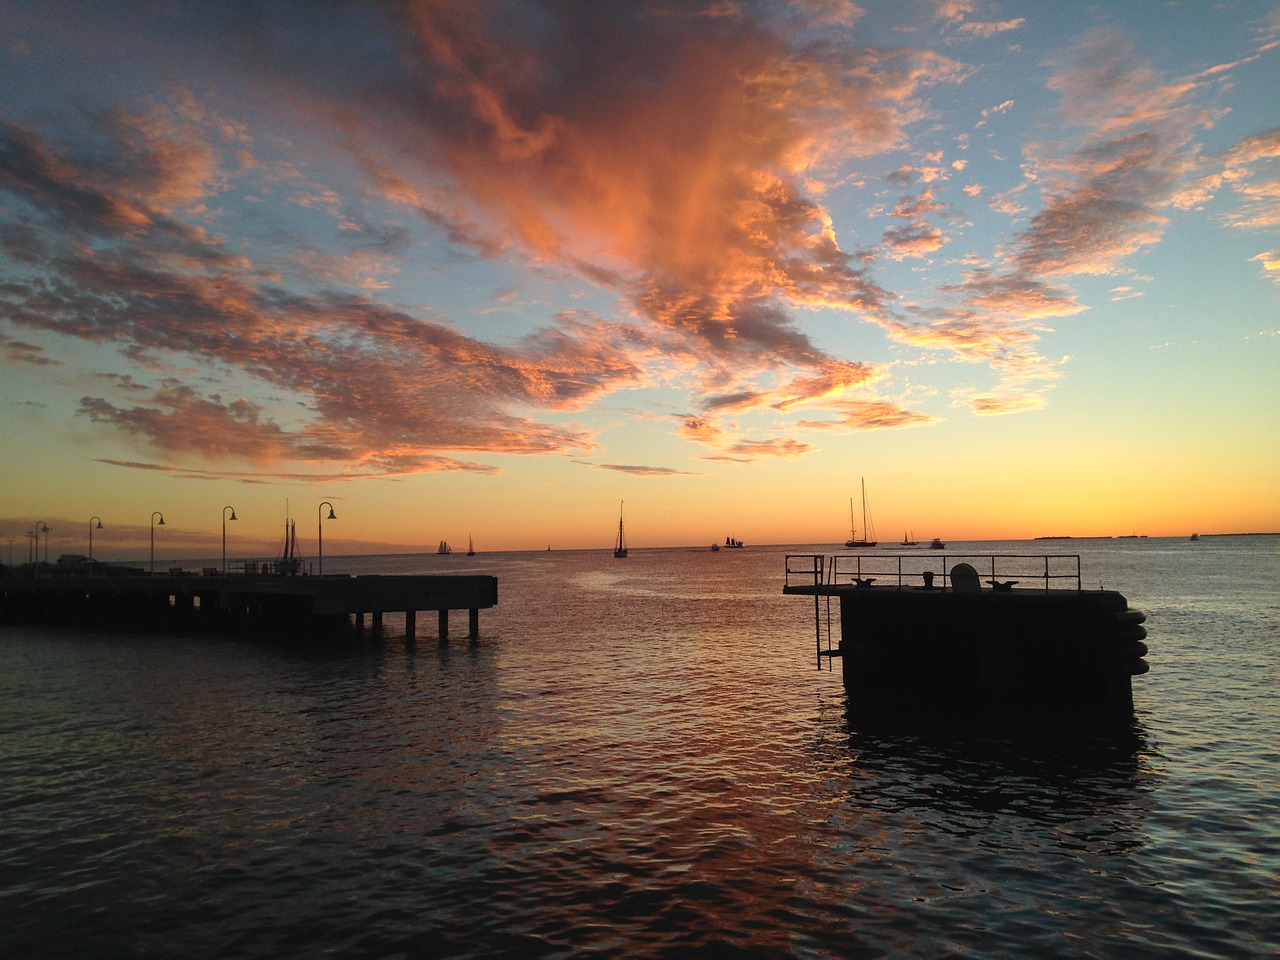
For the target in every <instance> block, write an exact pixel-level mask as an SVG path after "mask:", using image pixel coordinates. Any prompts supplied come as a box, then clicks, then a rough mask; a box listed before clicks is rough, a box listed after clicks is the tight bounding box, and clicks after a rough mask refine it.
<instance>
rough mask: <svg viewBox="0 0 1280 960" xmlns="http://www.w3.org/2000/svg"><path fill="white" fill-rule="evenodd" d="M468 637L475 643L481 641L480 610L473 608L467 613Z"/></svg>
mask: <svg viewBox="0 0 1280 960" xmlns="http://www.w3.org/2000/svg"><path fill="white" fill-rule="evenodd" d="M467 636H468V637H469V638H470V639H471V642H472V643H475V642H476V641H477V640H479V639H480V608H479V607H472V608H471V609H470V610H468V611H467Z"/></svg>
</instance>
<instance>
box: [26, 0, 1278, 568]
mask: <svg viewBox="0 0 1280 960" xmlns="http://www.w3.org/2000/svg"><path fill="white" fill-rule="evenodd" d="M1278 90H1280V5H1278V4H1277V3H1274V2H1256V0H1247V2H1223V3H1215V2H1211V0H1203V2H1201V0H1184V2H1154V0H1152V2H1135V3H1075V2H1063V3H1055V4H1050V3H1003V2H988V0H900V2H896V0H895V2H889V0H885V2H864V3H858V4H855V3H851V2H842V0H809V2H790V3H769V2H746V0H705V2H695V0H650V2H621V0H619V2H610V0H599V2H590V0H582V2H576V3H575V2H571V0H545V2H531V0H530V2H504V0H439V2H437V0H423V2H418V3H410V2H404V3H395V2H390V0H387V2H378V3H373V2H369V3H326V4H316V3H311V2H296V3H290V2H259V3H236V2H223V3H195V2H188V3H183V2H154V3H147V2H111V3H105V2H104V3H98V4H92V3H60V2H50V0H38V2H23V0H8V2H6V3H5V6H4V12H3V14H0V347H2V348H3V349H2V353H3V358H4V359H3V362H4V377H3V386H2V388H0V399H2V401H3V410H4V421H3V425H4V430H3V439H2V440H0V454H2V456H0V464H2V466H0V471H2V473H0V477H2V481H0V482H2V484H3V486H2V490H3V497H2V502H0V532H2V533H3V535H4V537H5V540H6V545H7V549H8V551H9V552H7V553H6V554H5V555H4V557H3V559H4V560H5V561H6V562H7V561H8V559H9V554H10V553H12V554H13V555H14V556H15V559H18V560H20V561H21V560H25V559H26V556H27V550H28V537H27V532H28V531H30V530H31V529H32V528H33V527H34V525H35V524H36V523H37V522H39V521H44V522H45V523H47V525H48V526H49V528H50V531H51V532H50V535H49V541H48V544H49V546H48V549H49V553H50V556H51V557H56V556H57V555H58V554H61V553H83V552H86V550H87V538H88V527H89V522H90V518H91V517H94V516H97V517H100V518H101V519H102V522H103V529H102V530H100V531H98V530H95V534H94V549H95V556H98V557H99V558H106V559H113V558H129V557H134V558H136V557H140V556H145V554H146V551H147V547H148V537H149V534H150V529H149V527H150V520H151V516H152V513H153V511H159V512H161V513H162V514H163V515H164V517H165V520H166V524H165V527H164V529H163V532H162V533H160V534H158V535H157V556H159V555H161V553H163V555H164V556H196V557H198V556H216V555H217V554H218V552H219V550H220V538H221V529H222V526H221V524H222V516H223V508H224V506H233V507H234V508H235V510H236V512H237V515H238V518H239V519H238V521H237V522H236V523H234V524H231V525H230V527H229V528H228V539H229V545H228V551H229V553H230V554H231V555H233V556H246V555H262V554H269V553H270V552H271V551H273V550H274V549H275V543H276V541H277V539H278V536H279V533H280V529H281V526H282V524H283V521H284V518H285V516H286V509H287V510H288V512H289V513H290V514H292V515H293V516H294V517H296V518H297V519H298V527H299V535H300V536H301V537H302V538H303V548H304V551H307V552H311V551H313V549H314V539H315V528H316V524H317V511H318V509H319V504H320V503H321V501H329V502H331V503H332V504H333V505H334V508H335V510H336V513H337V517H338V519H336V520H332V521H327V522H326V526H325V531H324V539H325V553H326V555H327V554H329V553H330V552H333V553H342V552H349V553H363V552H374V551H380V550H384V549H401V548H403V549H417V548H419V547H423V546H425V547H427V548H428V549H433V548H434V546H435V544H436V543H437V541H439V540H440V539H448V540H449V541H450V542H451V543H453V545H454V546H455V548H457V547H459V546H464V545H465V543H466V540H467V537H468V536H469V535H473V536H474V538H475V541H476V546H477V549H479V550H508V549H533V548H544V547H545V546H547V545H548V544H550V545H553V546H555V547H558V548H571V547H600V548H607V547H609V546H611V544H612V540H613V536H614V532H615V530H616V524H617V515H618V509H619V503H620V501H625V508H624V509H625V511H626V517H627V528H628V533H629V539H630V542H631V545H632V546H634V547H645V546H660V545H679V544H708V543H710V542H711V541H712V540H723V539H724V537H725V536H727V535H732V536H734V537H737V538H740V539H743V540H745V541H747V543H748V544H751V543H780V542H810V541H817V542H842V541H843V540H844V539H845V538H846V537H847V536H848V535H849V498H850V497H857V496H858V492H859V482H860V479H861V478H865V479H866V485H867V493H868V496H869V498H870V504H871V509H872V514H873V517H874V520H875V524H876V533H877V534H878V535H879V537H880V539H881V540H882V541H892V542H896V541H897V540H899V539H901V536H902V534H903V533H904V532H906V531H913V532H914V534H915V536H916V538H917V539H921V540H927V539H929V538H932V537H935V536H938V537H942V538H943V539H945V540H951V541H959V540H967V539H995V538H1012V537H1034V536H1039V535H1048V534H1053V535H1059V534H1071V535H1075V536H1094V535H1104V536H1105V535H1120V534H1129V533H1133V532H1137V533H1140V534H1149V535H1151V536H1161V535H1169V536H1180V537H1182V536H1187V535H1189V534H1191V533H1193V532H1197V531H1198V532H1202V533H1224V532H1249V531H1261V530H1268V531H1274V530H1280V94H1278V93H1277V91H1278Z"/></svg>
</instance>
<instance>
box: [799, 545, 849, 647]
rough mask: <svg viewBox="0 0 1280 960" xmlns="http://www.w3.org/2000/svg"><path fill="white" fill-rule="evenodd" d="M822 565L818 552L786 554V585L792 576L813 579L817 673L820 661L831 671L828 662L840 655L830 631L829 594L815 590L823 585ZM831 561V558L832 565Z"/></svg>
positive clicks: (821, 556) (821, 555)
mask: <svg viewBox="0 0 1280 960" xmlns="http://www.w3.org/2000/svg"><path fill="white" fill-rule="evenodd" d="M826 562H827V558H826V557H825V556H824V555H823V554H821V553H801V554H788V555H787V571H786V582H787V583H788V584H790V583H791V579H792V578H793V577H794V578H796V579H797V580H801V579H803V580H808V579H809V578H810V577H812V579H813V587H814V591H813V629H814V653H815V655H816V657H817V661H818V669H819V670H821V669H822V665H823V661H826V666H827V669H828V670H831V669H832V666H831V662H832V659H833V658H834V657H838V656H840V648H839V646H838V645H837V644H836V642H835V640H834V639H833V635H832V630H831V595H830V594H827V595H826V596H823V595H822V594H821V593H820V592H819V590H818V587H820V586H822V584H823V577H824V568H825V567H826ZM834 562H835V558H834V557H833V558H832V563H833V564H834ZM825 575H826V576H830V575H831V573H830V572H826V574H825ZM824 601H825V602H824Z"/></svg>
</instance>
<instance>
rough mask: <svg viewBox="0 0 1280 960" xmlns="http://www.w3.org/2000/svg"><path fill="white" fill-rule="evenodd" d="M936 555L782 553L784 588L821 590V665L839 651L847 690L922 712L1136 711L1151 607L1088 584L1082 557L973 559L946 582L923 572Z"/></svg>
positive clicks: (817, 603)
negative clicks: (835, 611) (1136, 682)
mask: <svg viewBox="0 0 1280 960" xmlns="http://www.w3.org/2000/svg"><path fill="white" fill-rule="evenodd" d="M930 559H933V560H937V559H939V558H938V557H937V556H936V555H935V556H933V557H932V558H928V557H926V556H923V555H915V556H902V555H898V554H894V555H868V554H861V555H856V556H848V555H844V556H837V557H832V558H830V562H827V558H825V557H824V556H822V555H817V554H803V555H790V556H788V557H787V571H786V574H787V580H786V583H785V585H784V587H783V593H785V594H790V595H800V596H812V597H813V598H814V614H815V629H816V636H817V653H818V663H819V665H821V664H822V663H823V662H824V661H825V662H826V663H828V664H830V663H831V660H832V658H835V657H839V658H841V661H842V665H843V673H844V680H845V685H846V687H847V688H848V689H849V691H850V695H851V697H854V696H856V697H858V698H867V699H874V698H883V699H887V700H892V701H896V702H898V703H910V704H911V705H913V707H914V708H916V709H918V710H930V709H941V710H952V711H954V710H957V709H960V710H983V709H985V708H986V707H988V706H990V705H1000V706H1002V707H1007V706H1011V705H1020V706H1023V707H1028V708H1031V709H1032V710H1037V711H1046V710H1053V709H1056V708H1058V707H1062V706H1065V705H1076V706H1085V707H1087V708H1089V709H1091V710H1095V711H1097V712H1103V711H1106V712H1113V713H1114V712H1119V713H1131V712H1132V710H1133V694H1132V684H1131V678H1132V677H1134V676H1137V675H1140V674H1143V673H1146V672H1147V662H1146V660H1144V659H1143V657H1144V656H1145V655H1146V653H1147V646H1146V644H1145V643H1144V642H1143V641H1144V639H1145V638H1146V628H1145V627H1143V626H1142V623H1143V621H1144V620H1145V619H1146V615H1145V614H1143V613H1142V612H1141V611H1138V610H1131V609H1130V608H1129V604H1128V601H1127V600H1126V599H1125V597H1124V596H1123V595H1122V594H1120V593H1117V592H1115V591H1114V590H1083V589H1081V588H1080V558H1079V557H1078V556H1072V557H1061V556H1060V557H1050V556H1040V557H1029V556H1013V555H1003V556H1001V555H988V556H985V557H971V558H969V560H971V561H972V562H959V563H955V564H954V565H952V566H951V567H950V570H949V572H944V573H943V574H942V575H941V582H937V581H938V580H939V576H938V574H936V573H935V572H934V571H931V570H924V569H921V568H922V567H923V566H924V565H925V564H927V563H929V561H930ZM941 559H942V560H943V566H944V570H945V568H946V558H945V557H942V558H941ZM975 564H976V566H975ZM979 567H981V568H983V570H984V572H986V573H987V574H988V576H987V579H986V582H987V583H988V584H990V586H991V589H986V588H984V587H983V585H982V582H981V579H982V578H980V576H979V573H978V568H979ZM1007 577H1013V579H1004V578H1007ZM1064 582H1065V584H1064ZM1018 584H1022V585H1023V587H1022V589H1014V587H1015V586H1016V585H1018ZM1072 584H1073V585H1074V586H1073V588H1072V587H1071V585H1072ZM1064 585H1065V586H1067V587H1068V588H1065V589H1064V588H1063V587H1064ZM824 600H825V602H826V604H827V606H826V609H825V611H824V609H823V605H822V604H823V601H824ZM833 600H834V601H836V602H837V603H838V605H839V641H838V644H833V638H832V629H833V628H832V621H831V602H832V601H833Z"/></svg>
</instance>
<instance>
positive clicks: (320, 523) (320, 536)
mask: <svg viewBox="0 0 1280 960" xmlns="http://www.w3.org/2000/svg"><path fill="white" fill-rule="evenodd" d="M325 507H328V508H329V516H327V517H326V516H325V515H324V508H325ZM337 519H338V515H337V514H336V513H334V512H333V504H332V503H330V502H329V501H328V500H323V501H321V503H320V506H318V507H316V545H317V550H316V556H317V557H318V558H319V572H320V576H322V577H323V576H324V522H325V521H326V520H337Z"/></svg>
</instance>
